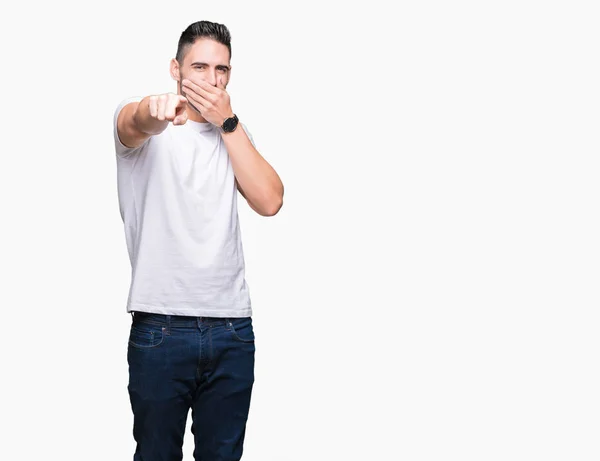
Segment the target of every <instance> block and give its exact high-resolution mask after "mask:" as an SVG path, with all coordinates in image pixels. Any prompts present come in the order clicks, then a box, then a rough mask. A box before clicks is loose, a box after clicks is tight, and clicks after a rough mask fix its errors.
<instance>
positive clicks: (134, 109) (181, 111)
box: [117, 93, 187, 148]
mask: <svg viewBox="0 0 600 461" xmlns="http://www.w3.org/2000/svg"><path fill="white" fill-rule="evenodd" d="M186 107H187V99H185V97H183V96H180V95H177V94H173V93H167V94H161V95H152V96H146V97H145V98H143V99H142V100H141V101H139V102H137V101H136V102H130V103H129V104H126V105H125V106H124V107H123V108H122V109H121V111H120V112H119V116H118V118H117V134H118V136H119V139H120V140H121V143H122V144H123V145H124V146H126V147H128V148H134V147H137V146H140V145H141V144H143V143H144V141H146V139H148V138H149V137H150V136H154V135H157V134H160V133H162V132H163V131H164V130H165V129H166V128H167V125H168V124H169V122H170V121H172V122H173V124H174V125H182V124H184V123H185V122H186V121H187V111H186Z"/></svg>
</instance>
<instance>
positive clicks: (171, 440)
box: [127, 312, 255, 461]
mask: <svg viewBox="0 0 600 461" xmlns="http://www.w3.org/2000/svg"><path fill="white" fill-rule="evenodd" d="M132 315H133V318H132V324H131V331H130V336H129V344H128V348H127V362H128V364H129V385H128V387H127V388H128V391H129V397H130V401H131V409H132V410H133V437H134V439H135V441H136V443H137V445H136V450H135V454H134V456H133V459H134V461H159V460H160V461H180V460H181V459H183V436H184V433H185V427H186V420H187V416H188V413H189V410H190V408H191V410H192V434H193V436H194V459H195V460H196V461H238V460H239V459H240V458H241V457H242V449H243V443H244V435H245V430H246V421H247V418H248V411H249V408H250V396H251V393H252V385H253V384H254V352H255V345H254V330H253V327H252V319H251V317H242V318H215V317H188V316H177V315H162V314H148V313H145V312H135V313H134V314H132Z"/></svg>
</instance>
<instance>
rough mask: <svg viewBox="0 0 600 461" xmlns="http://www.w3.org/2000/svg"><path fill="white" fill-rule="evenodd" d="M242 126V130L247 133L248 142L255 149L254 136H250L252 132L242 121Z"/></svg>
mask: <svg viewBox="0 0 600 461" xmlns="http://www.w3.org/2000/svg"><path fill="white" fill-rule="evenodd" d="M240 123H241V122H240ZM242 127H243V128H244V131H245V132H246V134H247V135H248V138H249V139H250V142H251V143H252V145H253V146H254V148H255V149H256V144H254V138H253V137H252V134H251V133H250V131H248V127H247V126H246V125H245V124H243V123H242Z"/></svg>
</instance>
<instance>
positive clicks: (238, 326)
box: [227, 317, 254, 343]
mask: <svg viewBox="0 0 600 461" xmlns="http://www.w3.org/2000/svg"><path fill="white" fill-rule="evenodd" d="M227 328H228V329H229V331H230V332H231V336H233V338H234V339H235V340H236V341H241V342H243V343H252V342H254V328H252V318H251V317H241V318H231V319H228V320H227Z"/></svg>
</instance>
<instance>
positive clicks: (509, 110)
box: [0, 0, 600, 461]
mask: <svg viewBox="0 0 600 461" xmlns="http://www.w3.org/2000/svg"><path fill="white" fill-rule="evenodd" d="M0 13H1V14H0V25H1V27H0V38H1V41H0V42H1V43H2V45H1V46H2V61H3V71H2V73H1V78H2V82H1V83H2V86H1V88H2V96H1V100H0V107H1V111H0V114H1V115H0V117H2V119H1V121H2V124H1V132H2V141H3V142H2V155H1V156H0V158H1V164H0V203H1V210H2V218H1V223H2V230H1V231H0V232H1V236H2V238H1V239H0V245H1V246H0V251H1V253H0V261H1V263H0V264H1V265H0V269H1V271H2V279H1V280H2V283H1V287H2V291H1V293H2V294H1V297H0V305H1V306H2V311H1V312H2V314H3V315H2V316H1V326H2V334H1V335H0V338H1V345H2V348H1V358H2V368H1V371H0V375H1V376H2V380H1V389H2V392H1V397H0V398H1V402H0V403H1V411H0V419H1V420H2V427H3V428H4V429H3V437H2V440H3V441H2V444H1V447H0V450H2V451H4V453H3V454H0V457H1V458H2V459H11V460H12V459H14V460H21V459H23V460H33V459H61V460H77V461H79V460H83V459H85V460H86V461H92V460H106V459H111V460H125V459H132V455H133V450H134V441H133V437H132V415H131V409H130V406H129V399H128V395H127V389H126V386H127V363H126V348H127V337H128V333H129V326H130V322H131V317H130V316H129V315H128V314H126V311H125V303H126V298H127V290H128V287H129V281H130V279H129V277H130V268H129V261H128V259H127V251H126V247H125V239H124V233H123V228H122V222H121V221H120V216H119V212H118V202H117V189H116V164H115V158H114V155H115V154H114V143H113V138H112V117H113V112H114V109H115V108H116V106H117V104H118V103H119V102H120V101H121V100H122V99H124V98H126V97H129V96H135V95H142V96H143V95H148V94H155V93H161V92H168V91H175V89H176V86H175V82H173V81H172V80H171V78H170V76H169V73H168V66H169V60H170V59H171V58H172V57H173V56H174V54H175V51H176V46H177V40H178V38H179V35H180V33H181V32H182V31H183V30H184V29H185V27H187V26H188V25H189V24H190V23H192V22H194V21H197V20H201V19H207V20H211V21H216V22H220V23H224V24H226V25H227V26H228V27H229V29H230V31H231V33H232V45H233V56H232V66H233V73H232V80H231V84H230V86H229V88H228V91H229V93H230V95H231V99H232V107H233V108H234V111H235V112H236V113H237V114H238V115H239V117H240V119H241V120H242V121H243V122H244V123H245V124H246V125H247V126H248V128H249V130H250V131H251V133H252V134H253V137H254V140H255V142H256V145H257V147H258V148H259V150H260V152H261V153H262V154H263V155H264V156H265V157H266V158H267V160H268V161H269V162H271V164H272V165H273V166H274V167H275V168H276V169H277V171H278V172H279V174H280V176H281V177H282V179H283V181H284V184H285V199H284V206H283V208H282V210H281V211H280V213H279V214H278V215H277V216H275V217H272V218H262V217H260V216H258V215H256V214H255V213H254V212H252V211H251V210H250V208H249V207H248V206H247V205H246V204H245V202H244V201H243V200H240V204H241V205H240V217H241V226H242V235H243V239H244V248H245V254H246V264H247V279H248V283H249V286H250V292H251V296H252V302H253V308H254V319H255V331H256V336H257V340H256V341H257V342H256V347H257V362H256V383H255V390H254V394H253V400H252V408H251V414H250V419H249V422H248V431H247V439H246V444H245V454H244V460H246V461H271V460H272V461H275V460H276V461H300V460H312V461H320V460H327V461H331V460H367V459H368V460H386V461H387V460H402V461H404V460H406V461H421V460H435V461H441V460H449V459H460V460H461V461H467V460H474V461H475V460H477V461H481V460H485V461H488V460H489V461H491V460H502V461H506V460H511V461H515V460H527V461H531V460H544V461H547V460H578V461H585V460H598V459H599V457H600V446H599V445H598V443H597V441H598V432H599V430H600V420H599V416H598V415H599V414H600V401H599V393H598V389H599V388H600V379H599V378H600V374H599V371H598V358H599V357H598V351H599V335H598V321H599V320H600V315H599V314H598V307H599V303H598V280H599V277H600V265H599V263H600V245H599V243H598V242H599V236H600V219H599V214H598V207H599V200H598V198H599V193H600V185H599V181H598V173H599V167H600V160H599V155H598V154H599V151H598V147H599V146H598V126H599V121H600V120H599V86H598V82H599V77H600V72H599V71H600V68H599V65H598V44H599V43H600V36H599V35H600V32H599V30H598V20H599V17H598V11H597V9H596V3H595V2H591V1H589V2H583V1H569V2H567V1H551V2H547V1H546V2H542V1H523V0H521V1H503V2H477V1H456V2H443V1H419V2H416V1H415V2H399V3H398V2H383V1H370V2H364V3H361V4H358V3H356V4H354V3H352V2H327V1H320V2H309V1H305V2H296V3H287V2H285V3H284V2H280V3H275V2H273V3H270V2H258V1H257V2H233V1H227V2H212V3H208V2H201V1H195V2H191V1H181V2H176V3H171V4H168V3H166V2H141V1H139V2H133V1H120V2H110V1H108V2H103V3H95V4H90V3H87V2H66V1H57V2H41V1H37V2H30V3H27V4H16V3H15V4H13V5H10V7H9V6H3V7H2V11H1V12H0ZM189 423H190V420H189V419H188V432H187V433H186V440H185V446H184V454H185V457H184V459H186V460H191V459H192V451H193V441H192V437H191V433H190V432H189Z"/></svg>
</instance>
